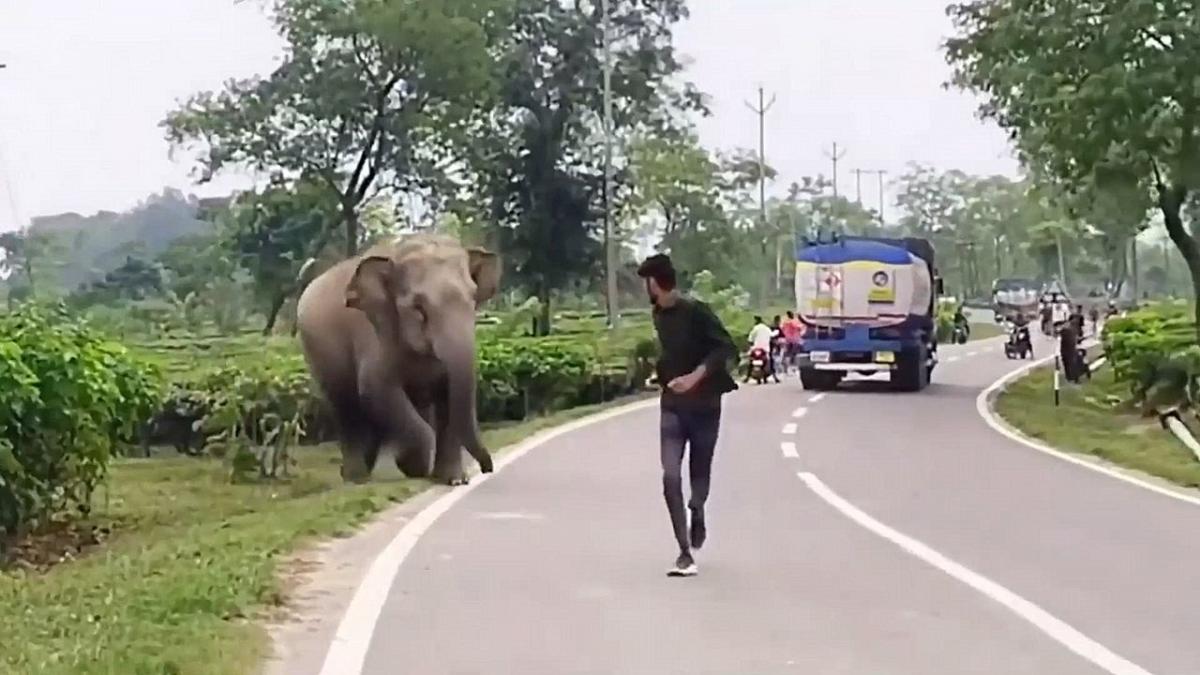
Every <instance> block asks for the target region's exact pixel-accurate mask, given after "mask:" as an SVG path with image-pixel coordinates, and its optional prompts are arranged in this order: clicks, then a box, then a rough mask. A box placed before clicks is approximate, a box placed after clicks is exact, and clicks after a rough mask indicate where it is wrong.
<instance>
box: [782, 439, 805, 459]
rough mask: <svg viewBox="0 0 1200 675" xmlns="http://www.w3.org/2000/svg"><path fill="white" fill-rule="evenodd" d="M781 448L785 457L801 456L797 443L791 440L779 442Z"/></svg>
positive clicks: (794, 457) (795, 457)
mask: <svg viewBox="0 0 1200 675" xmlns="http://www.w3.org/2000/svg"><path fill="white" fill-rule="evenodd" d="M779 449H780V450H781V451H782V452H783V456H784V457H788V458H790V459H797V458H798V457H800V453H799V451H797V450H796V444H795V443H793V442H791V441H784V442H783V443H780V444H779Z"/></svg>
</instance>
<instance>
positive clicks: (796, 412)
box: [792, 408, 808, 419]
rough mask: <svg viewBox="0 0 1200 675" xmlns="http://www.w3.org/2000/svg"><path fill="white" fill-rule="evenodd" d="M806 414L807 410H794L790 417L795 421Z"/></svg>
mask: <svg viewBox="0 0 1200 675" xmlns="http://www.w3.org/2000/svg"><path fill="white" fill-rule="evenodd" d="M807 414H808V408H796V409H795V410H794V411H793V412H792V417H795V418H796V419H800V418H801V417H804V416H805V415H807Z"/></svg>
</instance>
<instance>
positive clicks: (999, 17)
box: [947, 0, 1200, 330]
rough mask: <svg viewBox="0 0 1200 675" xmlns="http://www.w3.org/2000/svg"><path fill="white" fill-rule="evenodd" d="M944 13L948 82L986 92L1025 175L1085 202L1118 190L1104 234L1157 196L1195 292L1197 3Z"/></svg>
mask: <svg viewBox="0 0 1200 675" xmlns="http://www.w3.org/2000/svg"><path fill="white" fill-rule="evenodd" d="M948 12H949V13H950V16H951V17H952V19H953V21H954V24H955V27H956V28H957V32H958V35H957V36H956V37H954V38H953V39H951V40H950V41H948V43H947V55H948V59H949V61H950V62H951V64H952V65H953V67H954V69H955V74H954V83H955V84H956V85H958V86H959V87H961V88H963V89H966V90H969V91H971V92H974V93H977V94H980V95H982V97H983V104H982V106H981V112H982V113H983V114H984V115H985V116H986V117H988V118H990V119H992V120H995V121H996V122H997V123H998V124H999V125H1000V126H1001V127H1002V128H1004V129H1005V131H1007V132H1008V133H1009V134H1010V136H1011V137H1012V139H1013V140H1014V141H1015V142H1016V145H1017V147H1018V149H1019V150H1020V153H1021V158H1022V160H1023V162H1024V163H1025V165H1026V166H1027V167H1028V168H1029V169H1030V170H1031V173H1033V175H1035V176H1037V177H1039V178H1041V179H1042V180H1043V182H1047V183H1050V184H1053V185H1057V186H1060V188H1061V190H1062V191H1064V192H1066V193H1068V194H1073V193H1074V194H1081V195H1083V196H1084V198H1085V201H1086V200H1087V198H1089V197H1091V198H1095V197H1096V196H1097V195H1101V194H1104V193H1109V194H1112V195H1115V196H1116V200H1115V201H1116V203H1117V204H1118V205H1119V208H1117V209H1111V208H1106V207H1110V206H1111V204H1109V205H1106V204H1103V203H1101V204H1100V207H1101V212H1102V213H1103V212H1104V211H1109V212H1111V217H1105V218H1101V220H1103V221H1108V222H1105V223H1104V224H1105V226H1106V227H1105V228H1104V229H1106V230H1108V232H1109V233H1110V234H1112V233H1117V234H1120V232H1121V230H1126V231H1128V230H1129V229H1130V228H1131V227H1132V228H1133V229H1136V228H1137V227H1138V226H1139V225H1140V224H1141V220H1142V219H1141V217H1140V216H1139V214H1144V213H1145V212H1146V211H1147V209H1148V208H1149V207H1150V206H1151V205H1152V204H1153V203H1154V202H1155V201H1157V206H1158V208H1159V210H1160V211H1161V212H1162V215H1163V218H1164V222H1165V225H1166V228H1167V232H1168V234H1169V235H1170V237H1171V240H1172V241H1173V242H1174V243H1175V245H1176V247H1177V248H1178V249H1179V251H1180V253H1181V254H1182V256H1183V258H1184V260H1185V261H1186V262H1187V264H1188V268H1189V271H1190V272H1191V278H1192V281H1193V286H1194V287H1195V288H1200V243H1198V242H1197V241H1196V239H1195V238H1194V233H1193V232H1189V231H1188V230H1187V228H1186V227H1185V224H1184V222H1183V219H1182V217H1181V214H1182V211H1183V208H1184V206H1185V204H1186V202H1187V200H1188V197H1189V195H1190V194H1191V193H1193V192H1194V191H1195V190H1196V189H1197V188H1200V97H1198V96H1197V93H1196V91H1195V86H1194V83H1195V82H1196V81H1197V78H1200V60H1198V59H1196V57H1195V54H1194V51H1193V49H1192V48H1191V45H1194V44H1196V43H1197V42H1198V41H1200V22H1197V21H1196V20H1195V18H1196V6H1195V3H1194V2H1190V1H1183V0H1170V1H1167V2H1155V1H1152V0H1091V1H1089V2H1076V1H1075V0H1050V1H1048V2H1025V1H1019V0H970V1H964V2H958V3H955V4H953V5H951V6H950V7H949V9H948ZM1198 309H1200V305H1198ZM1197 328H1198V330H1200V324H1198V325H1197Z"/></svg>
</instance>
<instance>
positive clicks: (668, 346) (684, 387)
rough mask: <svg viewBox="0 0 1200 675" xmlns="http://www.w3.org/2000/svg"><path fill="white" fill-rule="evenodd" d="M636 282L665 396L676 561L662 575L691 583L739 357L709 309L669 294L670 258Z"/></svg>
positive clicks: (662, 427) (664, 446)
mask: <svg viewBox="0 0 1200 675" xmlns="http://www.w3.org/2000/svg"><path fill="white" fill-rule="evenodd" d="M638 276H640V277H642V278H643V279H644V280H645V282H646V293H647V294H648V295H649V296H650V303H651V304H652V305H654V313H653V314H654V330H655V332H656V333H657V334H658V342H659V351H660V353H661V356H660V357H659V361H658V365H657V372H658V381H659V385H660V386H661V387H662V388H663V390H662V399H661V402H660V407H661V421H660V423H659V446H660V447H659V451H660V456H661V459H662V471H663V497H664V498H665V500H666V502H667V512H668V513H669V514H670V516H671V528H672V529H673V530H674V532H675V541H676V543H678V544H679V556H678V558H676V560H675V566H674V567H672V568H671V569H670V570H669V571H668V572H667V574H668V575H669V576H677V577H687V576H695V574H696V573H697V569H696V561H695V558H694V557H693V556H692V551H693V550H695V549H699V548H700V547H701V546H703V545H704V540H705V539H706V538H707V535H708V529H707V527H706V525H705V519H704V504H705V502H706V501H707V499H708V491H709V485H710V477H711V474H712V461H713V452H714V450H715V449H716V446H717V432H718V430H719V429H720V426H721V396H723V395H724V394H726V393H729V392H731V391H733V390H734V389H737V383H735V382H734V381H733V378H732V377H731V376H730V375H729V362H730V361H732V360H733V359H734V358H736V357H737V348H736V347H734V344H733V339H732V338H731V337H730V336H729V332H728V331H727V330H725V327H724V326H723V325H721V320H720V319H718V318H717V316H716V315H715V314H713V312H712V310H711V309H709V308H708V306H707V305H705V304H704V303H702V302H700V301H698V300H694V299H692V298H688V297H685V296H683V295H681V294H680V293H679V291H678V290H677V289H676V288H675V268H674V267H673V266H672V264H671V259H670V258H669V257H667V256H665V255H662V254H659V255H653V256H650V257H649V258H647V259H646V261H645V262H643V263H642V264H641V266H640V267H638ZM685 452H690V453H691V457H690V458H689V459H688V478H689V479H690V483H691V500H690V501H689V502H688V504H687V506H688V509H689V510H690V511H691V525H690V528H689V523H688V514H687V513H686V512H685V511H684V501H683V474H682V468H683V456H684V454H685Z"/></svg>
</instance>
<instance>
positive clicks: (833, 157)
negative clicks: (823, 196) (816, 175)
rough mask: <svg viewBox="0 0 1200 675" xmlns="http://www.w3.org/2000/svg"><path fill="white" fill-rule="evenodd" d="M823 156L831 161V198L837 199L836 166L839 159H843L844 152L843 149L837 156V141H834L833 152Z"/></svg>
mask: <svg viewBox="0 0 1200 675" xmlns="http://www.w3.org/2000/svg"><path fill="white" fill-rule="evenodd" d="M825 156H826V157H828V158H829V159H830V160H832V161H833V196H834V197H837V196H838V187H837V180H838V171H837V165H838V162H839V161H841V159H842V158H843V157H845V156H846V150H845V149H844V148H843V149H842V152H841V153H840V154H839V153H838V145H837V141H834V142H833V152H831V153H830V152H827V153H825Z"/></svg>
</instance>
